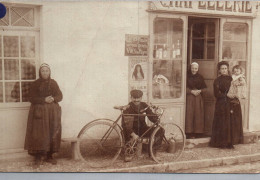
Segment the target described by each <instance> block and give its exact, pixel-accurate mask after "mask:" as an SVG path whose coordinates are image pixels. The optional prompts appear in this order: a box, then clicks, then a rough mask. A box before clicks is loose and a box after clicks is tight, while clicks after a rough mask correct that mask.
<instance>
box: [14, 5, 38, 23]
mask: <svg viewBox="0 0 260 180" xmlns="http://www.w3.org/2000/svg"><path fill="white" fill-rule="evenodd" d="M11 24H12V25H13V26H29V27H32V26H34V12H33V8H24V7H13V8H11Z"/></svg>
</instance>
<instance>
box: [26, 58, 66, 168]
mask: <svg viewBox="0 0 260 180" xmlns="http://www.w3.org/2000/svg"><path fill="white" fill-rule="evenodd" d="M50 73H51V71H50V66H49V65H48V64H45V63H44V64H42V65H41V66H40V69H39V77H40V78H39V79H37V80H36V81H34V82H33V84H32V85H31V87H30V93H29V95H30V98H29V100H30V102H31V107H30V111H29V116H28V122H27V131H26V137H25V145H24V149H25V150H28V153H29V154H30V155H32V156H34V157H35V165H36V166H39V165H40V164H41V163H42V161H43V159H44V157H45V160H46V161H47V162H49V163H51V164H56V163H57V161H56V160H55V159H54V158H53V156H52V155H53V153H55V152H58V150H59V148H60V141H61V107H60V106H59V104H58V102H60V101H61V100H62V93H61V91H60V88H59V86H58V84H57V82H56V81H55V80H53V79H51V77H50Z"/></svg>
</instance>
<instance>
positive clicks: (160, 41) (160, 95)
mask: <svg viewBox="0 0 260 180" xmlns="http://www.w3.org/2000/svg"><path fill="white" fill-rule="evenodd" d="M182 44H183V21H182V20H181V19H170V18H156V19H155V20H154V46H153V75H152V78H153V79H152V97H153V98H154V99H176V98H180V97H181V90H182V87H181V84H182V56H183V54H182Z"/></svg>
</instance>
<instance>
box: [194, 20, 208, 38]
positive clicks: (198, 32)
mask: <svg viewBox="0 0 260 180" xmlns="http://www.w3.org/2000/svg"><path fill="white" fill-rule="evenodd" d="M192 27H193V28H192V37H194V38H196V37H204V36H205V24H204V23H197V24H193V26H192Z"/></svg>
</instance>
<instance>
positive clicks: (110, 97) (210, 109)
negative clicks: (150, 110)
mask: <svg viewBox="0 0 260 180" xmlns="http://www.w3.org/2000/svg"><path fill="white" fill-rule="evenodd" d="M5 5H6V7H7V12H8V13H7V15H8V16H6V17H4V18H2V19H0V70H1V71H0V112H1V113H0V123H1V126H0V137H1V138H0V154H4V153H6V152H17V150H19V151H20V152H21V151H22V152H24V151H23V145H24V137H25V132H26V124H27V116H28V111H29V107H30V103H29V102H28V97H29V95H28V89H29V86H30V84H31V83H32V82H33V81H34V80H35V79H37V78H38V70H39V65H40V64H41V63H42V62H46V63H48V64H50V66H51V67H52V77H53V78H54V79H55V80H56V81H57V82H58V84H59V85H60V88H61V90H62V92H63V95H64V99H63V101H62V102H61V103H60V105H61V107H62V112H63V113H62V127H63V129H62V137H64V138H69V137H76V136H77V134H78V133H79V131H80V129H81V128H82V127H83V126H84V125H85V124H86V123H88V122H90V121H92V120H94V119H97V118H109V119H114V118H116V117H117V116H118V113H119V112H118V111H116V110H114V109H113V108H112V107H113V106H115V105H125V104H127V103H128V102H129V99H130V98H129V92H130V90H132V89H141V90H142V91H143V92H144V96H143V101H146V102H148V103H153V104H156V105H160V106H162V107H164V108H165V114H164V116H165V117H164V118H163V120H164V121H165V122H174V123H176V124H178V125H180V126H181V127H182V128H183V129H185V114H186V80H187V70H188V68H189V65H190V64H191V63H192V62H197V63H198V64H199V73H200V74H201V75H202V76H203V77H204V79H205V82H206V85H207V90H206V92H205V93H204V94H203V100H204V107H205V120H204V122H205V135H207V136H209V135H210V134H211V126H212V121H213V115H214V107H215V97H214V93H213V81H214V79H215V78H216V77H217V76H218V72H217V63H218V62H220V61H223V60H225V61H228V62H229V64H230V70H231V69H232V67H233V66H234V65H237V64H239V65H240V66H242V68H243V71H244V73H245V77H246V82H247V96H246V98H245V99H244V100H243V102H241V105H242V111H243V128H244V130H245V131H260V122H259V121H258V120H257V117H259V116H260V112H259V110H258V109H259V108H258V107H259V106H260V104H259V100H258V99H259V98H260V94H259V93H258V91H259V88H260V84H259V79H257V77H259V76H260V74H259V72H260V69H259V66H258V64H259V63H258V56H259V52H260V49H259V45H258V42H259V41H260V38H258V37H260V34H259V28H258V27H260V16H259V15H257V14H259V12H258V11H257V7H258V2H249V1H241V2H237V1H232V2H231V1H230V2H225V1H219V2H216V1H212V2H206V1H201V2H200V1H185V2H181V1H180V2H179V1H162V2H160V1H151V2H146V1H140V2H131V1H129V2H116V1H115V2H114V1H106V2H104V1H100V2H44V1H43V2H37V3H36V2H12V3H10V2H8V3H5ZM57 12H58V13H57ZM252 37H254V38H252ZM258 94H259V95H258Z"/></svg>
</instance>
